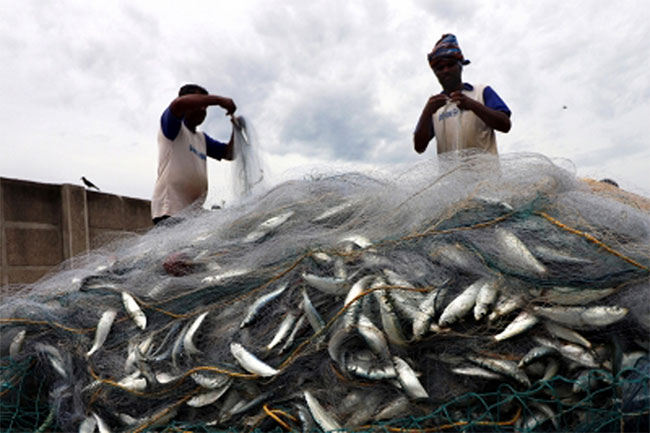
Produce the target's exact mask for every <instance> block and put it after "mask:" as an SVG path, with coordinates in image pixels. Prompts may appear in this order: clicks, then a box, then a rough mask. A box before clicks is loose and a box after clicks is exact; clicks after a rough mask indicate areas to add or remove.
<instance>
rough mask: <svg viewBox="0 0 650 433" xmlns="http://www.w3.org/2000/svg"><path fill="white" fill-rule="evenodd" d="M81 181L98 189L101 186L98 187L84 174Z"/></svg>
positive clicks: (89, 186)
mask: <svg viewBox="0 0 650 433" xmlns="http://www.w3.org/2000/svg"><path fill="white" fill-rule="evenodd" d="M81 181H82V182H83V183H84V185H86V187H88V188H95V189H96V190H97V191H99V188H98V187H97V185H95V184H94V183H92V182H91V181H89V180H88V179H86V178H85V177H84V176H81Z"/></svg>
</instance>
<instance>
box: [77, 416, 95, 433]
mask: <svg viewBox="0 0 650 433" xmlns="http://www.w3.org/2000/svg"><path fill="white" fill-rule="evenodd" d="M96 427H97V420H96V419H95V417H94V416H92V415H90V416H87V417H86V418H84V420H83V421H81V424H79V433H93V432H94V431H95V428H96Z"/></svg>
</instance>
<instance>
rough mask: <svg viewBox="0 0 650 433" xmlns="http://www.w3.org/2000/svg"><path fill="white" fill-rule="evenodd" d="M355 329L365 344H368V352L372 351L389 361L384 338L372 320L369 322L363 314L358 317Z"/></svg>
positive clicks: (386, 343)
mask: <svg viewBox="0 0 650 433" xmlns="http://www.w3.org/2000/svg"><path fill="white" fill-rule="evenodd" d="M357 329H358V331H359V334H360V335H361V336H362V337H363V339H364V340H365V341H366V344H368V347H369V348H370V350H372V351H373V352H374V353H375V354H377V355H378V356H379V357H380V358H381V359H383V360H388V359H390V352H389V350H388V342H387V341H386V338H385V337H384V333H383V332H381V330H380V329H379V328H377V326H375V324H374V323H373V322H372V320H370V319H369V318H368V317H366V316H365V315H364V314H362V315H360V316H359V321H358V323H357Z"/></svg>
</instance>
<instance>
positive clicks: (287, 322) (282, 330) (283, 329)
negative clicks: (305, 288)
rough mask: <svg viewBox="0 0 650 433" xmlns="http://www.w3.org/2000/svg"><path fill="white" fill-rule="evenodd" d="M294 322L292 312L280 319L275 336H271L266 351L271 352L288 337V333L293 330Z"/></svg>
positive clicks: (294, 318) (294, 317) (294, 316)
mask: <svg viewBox="0 0 650 433" xmlns="http://www.w3.org/2000/svg"><path fill="white" fill-rule="evenodd" d="M296 320H297V317H296V315H295V314H293V313H292V312H288V313H287V314H286V315H285V316H284V319H282V322H281V323H280V327H279V328H278V330H277V332H276V333H275V336H273V339H272V340H271V342H270V343H269V344H267V345H266V350H272V349H273V348H274V347H275V346H277V345H278V344H280V343H281V342H282V341H283V340H284V339H285V338H286V336H287V335H289V333H290V332H291V330H292V329H293V326H294V324H295V323H296Z"/></svg>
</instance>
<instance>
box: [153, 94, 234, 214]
mask: <svg viewBox="0 0 650 433" xmlns="http://www.w3.org/2000/svg"><path fill="white" fill-rule="evenodd" d="M213 105H218V106H219V107H221V108H223V109H224V110H226V114H227V115H230V116H231V118H232V114H233V113H234V112H235V110H236V109H237V107H236V105H235V103H234V102H233V100H232V99H230V98H226V97H223V96H217V95H211V94H209V93H208V91H207V90H205V89H204V88H203V87H201V86H199V85H196V84H186V85H184V86H182V87H181V88H180V90H179V92H178V97H177V98H176V99H174V100H173V101H172V102H171V104H170V105H169V107H167V109H166V110H165V111H164V113H163V114H162V117H161V119H160V130H159V131H158V178H157V180H156V186H155V188H154V193H153V198H152V200H151V216H152V219H153V223H154V224H158V223H159V222H161V221H164V220H167V219H168V218H170V217H173V216H174V215H176V214H178V213H179V212H181V211H182V210H183V209H186V208H187V207H188V206H190V205H192V204H198V205H202V204H203V201H204V200H205V197H206V195H207V191H208V177H207V170H206V158H207V157H208V156H209V157H211V158H214V159H217V160H221V159H225V160H228V161H232V160H233V159H234V156H233V135H234V134H231V136H230V141H228V143H227V144H225V143H222V142H220V141H217V140H215V139H213V138H212V137H210V136H208V135H207V134H206V133H205V132H200V131H197V126H199V125H200V124H201V123H202V122H203V121H204V120H205V116H206V114H207V113H206V108H207V107H208V106H213ZM233 122H234V119H233ZM173 220H174V218H172V219H171V220H168V221H167V223H169V222H171V221H173Z"/></svg>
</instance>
